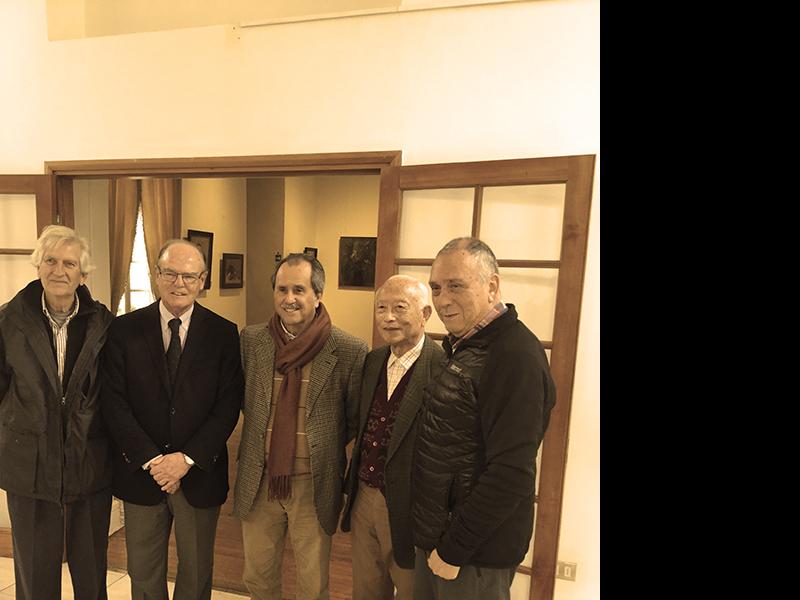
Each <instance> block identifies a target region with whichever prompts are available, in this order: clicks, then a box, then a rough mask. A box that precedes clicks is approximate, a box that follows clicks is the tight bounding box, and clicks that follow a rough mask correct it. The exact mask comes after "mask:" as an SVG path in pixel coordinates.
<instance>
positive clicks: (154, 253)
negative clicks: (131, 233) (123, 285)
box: [142, 178, 181, 297]
mask: <svg viewBox="0 0 800 600" xmlns="http://www.w3.org/2000/svg"><path fill="white" fill-rule="evenodd" d="M179 186H180V181H179V180H177V179H161V178H151V179H143V180H142V222H143V225H144V245H145V247H146V248H147V265H148V267H149V268H150V285H151V286H152V288H153V294H154V295H155V296H156V297H157V296H158V288H157V287H156V259H157V258H158V251H159V250H161V246H163V245H164V242H166V241H167V240H170V239H173V238H177V237H180V221H181V219H180V188H179Z"/></svg>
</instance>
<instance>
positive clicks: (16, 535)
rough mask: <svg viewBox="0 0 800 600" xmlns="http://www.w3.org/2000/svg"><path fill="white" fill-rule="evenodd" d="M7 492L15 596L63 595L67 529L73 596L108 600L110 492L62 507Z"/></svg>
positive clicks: (25, 599)
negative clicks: (62, 563) (62, 568)
mask: <svg viewBox="0 0 800 600" xmlns="http://www.w3.org/2000/svg"><path fill="white" fill-rule="evenodd" d="M6 495H7V498H8V515H9V516H10V517H11V537H12V540H13V546H14V578H15V581H16V590H17V600H49V599H51V598H52V599H57V598H61V557H62V555H63V552H64V542H65V533H66V548H67V564H68V565H69V572H70V575H71V576H72V588H73V590H74V591H75V600H106V598H107V595H106V570H107V561H106V551H107V550H108V524H109V520H110V518H111V490H110V489H106V490H103V491H101V492H97V493H95V494H92V495H91V496H87V497H86V498H82V499H80V500H76V501H75V502H70V503H69V504H65V505H64V506H63V507H62V506H61V505H60V504H56V503H55V502H48V501H46V500H37V499H35V498H28V497H26V496H20V495H19V494H15V493H13V492H7V494H6Z"/></svg>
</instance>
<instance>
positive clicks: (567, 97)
mask: <svg viewBox="0 0 800 600" xmlns="http://www.w3.org/2000/svg"><path fill="white" fill-rule="evenodd" d="M599 8H600V2H599V0H539V1H532V2H518V3H511V4H504V5H497V6H480V7H475V8H459V9H452V10H441V11H432V12H419V13H406V14H397V15H383V16H375V17H364V18H352V19H341V20H332V21H319V22H309V23H295V24H290V25H279V26H272V27H264V28H254V29H249V30H241V31H239V33H238V35H235V34H233V33H232V31H231V28H230V27H225V26H218V27H199V28H194V29H181V30H175V31H164V32H157V33H147V34H130V35H121V36H110V37H100V38H91V39H82V40H70V41H63V42H48V41H47V19H46V12H45V3H44V2H30V1H29V0H4V1H3V2H0V34H1V35H0V89H3V90H7V93H4V94H2V95H0V114H3V115H4V116H5V117H6V118H5V119H4V121H3V127H2V128H0V172H3V173H41V172H42V169H43V167H42V163H43V161H45V160H69V159H99V158H108V159H110V158H135V157H142V158H147V157H169V156H181V157H183V156H186V157H191V156H225V155H248V154H252V155H256V154H258V155H264V154H292V153H318V152H345V151H368V150H393V149H399V150H402V151H403V164H407V165H408V164H422V163H438V162H455V161H467V160H496V159H508V158H525V157H543V156H561V155H568V154H598V155H599V152H600V123H599V114H600V101H599V93H600V69H599V57H600V51H599V40H600V25H599ZM275 57H281V59H280V60H275ZM598 181H599V164H598V166H597V169H596V175H595V193H594V199H593V208H592V216H591V224H590V230H589V255H588V260H587V269H588V270H587V272H586V279H585V289H584V298H583V308H582V311H581V330H580V337H579V341H578V364H577V372H576V374H575V388H574V397H573V409H572V415H571V423H572V425H571V432H570V443H569V448H568V452H569V464H568V466H567V472H566V482H565V492H566V496H565V501H564V513H563V516H562V525H561V536H560V543H559V548H560V550H559V558H560V559H561V560H566V561H570V562H576V563H578V570H577V573H578V576H577V580H576V581H575V582H566V581H562V580H558V581H557V583H556V599H557V600H593V599H595V598H598V597H599V595H600V549H599V536H600V519H599V510H600V509H599V507H600V495H599V477H600V466H599V454H600V448H599V431H600V423H599V417H598V414H599V403H600V388H599V379H600V374H599V373H600V319H599V313H600V294H599V287H600V285H599V281H600V260H599V259H600V257H599V253H600V251H599V235H600V229H599V205H600V198H599V184H598ZM215 247H216V248H219V246H218V245H217V243H216V240H215ZM520 597H524V598H527V594H525V595H524V596H520Z"/></svg>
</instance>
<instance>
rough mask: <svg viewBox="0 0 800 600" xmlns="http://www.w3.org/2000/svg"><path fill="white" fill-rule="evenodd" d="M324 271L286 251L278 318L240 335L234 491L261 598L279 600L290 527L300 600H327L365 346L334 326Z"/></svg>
mask: <svg viewBox="0 0 800 600" xmlns="http://www.w3.org/2000/svg"><path fill="white" fill-rule="evenodd" d="M324 288H325V270H324V269H323V268H322V264H320V262H319V261H318V260H317V259H316V258H313V257H311V256H308V255H306V254H289V255H288V256H287V257H286V258H284V259H283V260H282V261H281V262H279V263H278V265H277V266H276V269H275V272H274V273H273V275H272V289H273V298H274V302H275V314H274V315H273V316H272V319H270V321H269V322H268V323H266V324H263V323H262V324H260V325H252V326H249V327H246V328H245V329H244V330H243V331H242V335H241V351H242V365H243V368H244V373H245V400H244V407H243V411H244V426H243V429H242V440H241V444H240V446H239V470H238V475H237V478H236V485H235V488H234V514H236V516H237V517H239V518H240V519H241V520H242V539H243V544H244V573H243V579H244V582H245V585H246V586H247V588H248V590H249V592H250V595H251V597H252V598H253V599H254V600H280V598H281V561H282V558H283V547H284V542H285V539H286V532H287V526H288V531H289V533H290V534H291V540H292V547H293V549H294V557H295V562H296V565H297V588H296V589H297V593H296V598H297V600H318V599H319V600H322V599H327V598H328V569H329V562H330V550H331V536H332V535H333V533H334V532H335V531H336V525H337V522H338V518H339V513H340V511H341V508H342V480H343V478H344V471H345V466H346V464H347V459H346V455H345V446H346V444H347V443H348V442H349V441H350V440H351V439H352V438H353V437H354V435H355V426H356V423H357V420H358V390H359V387H360V385H361V370H362V367H363V365H364V358H365V357H366V354H367V344H366V343H365V342H364V341H363V340H360V339H358V338H356V337H354V336H352V335H350V334H348V333H346V332H345V331H342V330H341V329H339V328H338V327H335V326H334V325H332V324H331V320H330V317H329V315H328V312H327V310H325V305H324V304H322V302H321V300H322V292H323V290H324Z"/></svg>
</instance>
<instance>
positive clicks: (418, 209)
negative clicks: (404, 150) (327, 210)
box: [375, 155, 595, 600]
mask: <svg viewBox="0 0 800 600" xmlns="http://www.w3.org/2000/svg"><path fill="white" fill-rule="evenodd" d="M594 162H595V156H594V155H583V156H563V157H553V158H531V159H515V160H501V161H486V162H470V163H449V164H436V165H415V166H407V167H394V168H390V169H388V170H387V171H386V172H385V173H384V174H383V184H382V188H381V189H382V194H381V206H380V210H379V213H384V212H385V213H386V214H387V215H389V214H392V215H398V216H399V219H397V220H396V221H395V222H394V223H391V222H390V220H389V219H388V218H387V219H385V224H384V227H383V228H380V227H379V233H378V256H379V257H381V256H382V257H383V258H384V260H383V261H379V263H380V264H379V265H378V266H379V268H378V272H377V274H376V282H375V283H376V287H377V286H380V285H381V284H382V283H383V282H384V281H385V280H386V279H387V278H388V277H389V276H391V275H392V274H394V273H403V274H408V275H412V276H415V277H417V278H419V279H421V280H422V281H427V280H428V275H429V273H430V265H431V264H432V263H433V258H434V256H435V255H436V253H437V252H438V250H439V249H440V248H441V247H442V246H443V245H444V244H445V243H446V242H448V241H449V240H450V239H452V238H454V237H460V236H469V235H472V236H474V237H479V238H481V239H483V240H484V241H485V242H486V243H487V244H489V246H490V247H491V248H492V249H493V251H494V252H495V255H496V256H497V259H498V264H499V267H500V278H501V283H500V291H501V297H502V298H503V300H504V301H507V302H511V303H513V304H515V305H516V306H517V307H518V310H519V313H520V318H521V320H522V321H523V322H525V324H526V325H527V326H528V327H529V328H530V329H531V330H532V331H534V333H536V335H537V336H538V337H539V339H540V340H542V343H543V345H544V346H545V348H546V352H547V355H548V358H549V359H550V367H551V371H552V374H553V378H554V380H555V382H556V386H557V389H558V398H557V403H556V407H555V409H554V410H553V413H552V414H551V419H550V425H549V428H548V431H547V435H546V436H545V439H544V441H543V443H542V448H541V450H540V453H539V456H538V457H537V461H538V462H539V463H540V466H539V470H538V472H539V481H538V489H537V508H536V521H535V528H534V536H533V540H532V550H531V552H529V553H528V556H526V558H525V560H524V561H523V564H522V565H521V566H520V567H519V568H518V576H517V578H515V581H514V588H515V595H516V593H517V591H518V588H519V587H520V586H525V588H526V590H527V594H528V597H529V598H535V599H536V600H551V599H552V597H553V592H554V584H555V570H556V557H557V553H558V531H559V526H560V521H561V504H562V495H563V487H564V470H565V466H566V450H567V443H568V431H569V415H570V409H571V405H572V384H573V379H574V374H575V356H576V352H577V339H578V325H579V317H580V306H581V298H582V292H583V277H584V270H585V262H586V249H587V237H588V228H589V227H588V226H589V209H590V205H591V192H592V189H591V185H592V178H593V176H594ZM379 222H380V221H379ZM390 257H391V258H390ZM426 330H427V331H428V332H429V333H430V334H431V335H432V336H433V337H435V338H438V339H442V338H443V336H444V334H445V333H446V332H445V328H444V326H443V325H442V323H441V321H440V320H439V319H438V317H437V316H436V314H435V313H434V315H433V316H432V317H431V319H430V320H429V322H428V324H427V326H426ZM375 343H376V344H379V343H380V341H379V340H376V342H375ZM531 581H532V582H533V585H531Z"/></svg>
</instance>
